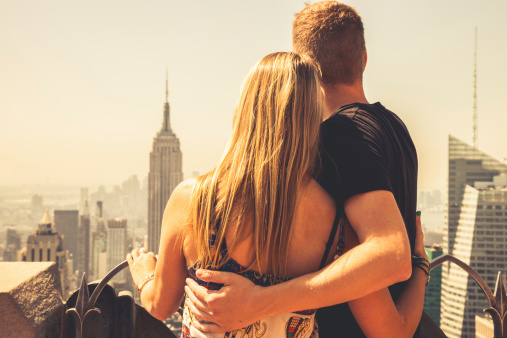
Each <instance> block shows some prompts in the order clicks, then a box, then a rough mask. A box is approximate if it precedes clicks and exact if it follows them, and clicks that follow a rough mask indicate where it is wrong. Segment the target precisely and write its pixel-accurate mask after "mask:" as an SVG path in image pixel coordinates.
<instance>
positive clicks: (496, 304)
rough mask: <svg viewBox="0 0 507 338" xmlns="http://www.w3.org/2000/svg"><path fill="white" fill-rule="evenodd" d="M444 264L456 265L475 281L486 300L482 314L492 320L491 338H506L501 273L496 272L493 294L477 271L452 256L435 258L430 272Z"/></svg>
mask: <svg viewBox="0 0 507 338" xmlns="http://www.w3.org/2000/svg"><path fill="white" fill-rule="evenodd" d="M445 262H450V263H454V264H456V265H457V266H459V267H460V268H462V269H463V270H464V271H465V272H466V273H468V275H470V277H472V278H473V279H474V280H475V282H476V283H477V284H478V285H479V287H480V288H481V290H482V292H483V293H484V295H485V296H486V298H487V299H488V303H489V307H488V308H486V309H484V312H487V313H489V314H490V315H491V318H492V319H493V327H494V336H493V338H507V332H506V329H507V325H506V321H505V319H506V316H507V295H506V294H505V287H504V284H503V278H502V273H501V272H498V277H497V279H496V286H495V292H494V293H493V292H491V289H490V288H489V286H488V284H487V283H486V281H485V280H484V279H483V278H482V277H481V276H480V275H479V274H478V273H477V271H475V270H474V269H472V268H471V267H470V266H469V265H468V264H466V263H463V262H462V261H460V260H459V259H458V258H456V257H454V256H451V255H443V256H440V257H437V258H435V259H434V260H432V261H431V263H430V271H431V270H433V269H434V268H436V267H437V266H439V265H441V264H443V263H445Z"/></svg>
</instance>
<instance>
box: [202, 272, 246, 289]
mask: <svg viewBox="0 0 507 338" xmlns="http://www.w3.org/2000/svg"><path fill="white" fill-rule="evenodd" d="M196 275H197V278H199V279H201V280H203V281H205V282H213V283H217V284H224V285H230V284H231V283H233V282H234V281H235V280H238V278H239V279H244V278H245V277H242V276H240V275H238V274H235V273H232V272H224V271H213V270H204V269H199V270H197V271H196Z"/></svg>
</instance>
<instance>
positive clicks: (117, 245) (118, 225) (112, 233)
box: [100, 218, 128, 283]
mask: <svg viewBox="0 0 507 338" xmlns="http://www.w3.org/2000/svg"><path fill="white" fill-rule="evenodd" d="M106 248H107V249H106V251H107V270H108V271H111V270H113V268H114V267H115V266H116V265H118V264H120V263H121V262H123V261H124V260H125V257H126V256H127V251H128V248H127V220H126V219H124V218H114V219H110V220H108V221H107V244H106ZM103 277H104V276H101V277H100V278H103ZM115 280H116V281H118V282H120V283H125V282H126V281H127V270H125V269H123V270H122V271H120V273H118V274H117V275H116V276H115Z"/></svg>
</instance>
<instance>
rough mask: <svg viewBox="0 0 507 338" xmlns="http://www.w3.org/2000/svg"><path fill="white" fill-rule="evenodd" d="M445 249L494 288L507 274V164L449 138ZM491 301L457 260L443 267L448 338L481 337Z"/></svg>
mask: <svg viewBox="0 0 507 338" xmlns="http://www.w3.org/2000/svg"><path fill="white" fill-rule="evenodd" d="M443 249H444V253H448V254H451V255H453V256H455V257H457V258H459V259H460V260H462V261H463V262H465V263H467V264H468V265H470V266H471V267H472V268H473V269H475V270H476V271H477V272H478V273H479V274H480V275H481V276H482V277H483V278H484V280H485V281H486V282H487V283H488V285H489V287H490V288H491V289H492V290H494V286H495V281H496V277H497V273H498V271H502V273H506V272H507V165H505V164H504V163H502V162H500V161H498V160H496V159H494V158H493V157H491V156H489V155H487V154H485V153H483V152H481V151H480V150H478V149H477V148H475V147H473V146H471V145H468V144H466V143H464V142H462V141H460V140H458V139H457V138H455V137H453V136H449V182H448V211H447V222H446V229H445V232H444V248H443ZM486 304H487V302H486V300H485V298H484V295H483V294H482V291H481V290H480V288H479V286H478V285H477V284H476V283H475V281H473V280H472V279H471V278H469V277H468V274H467V273H466V272H464V271H463V270H462V269H461V268H459V267H458V266H456V265H454V264H450V263H445V264H443V266H442V297H441V317H440V325H441V328H442V330H443V331H444V332H445V333H446V334H447V336H448V337H475V315H477V314H480V313H482V309H483V308H485V307H486Z"/></svg>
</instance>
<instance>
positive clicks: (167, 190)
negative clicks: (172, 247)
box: [147, 78, 183, 253]
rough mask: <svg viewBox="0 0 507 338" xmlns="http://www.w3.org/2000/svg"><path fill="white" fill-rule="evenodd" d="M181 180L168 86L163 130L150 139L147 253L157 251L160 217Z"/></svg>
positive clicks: (179, 157)
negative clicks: (151, 144) (172, 127)
mask: <svg viewBox="0 0 507 338" xmlns="http://www.w3.org/2000/svg"><path fill="white" fill-rule="evenodd" d="M181 181H183V172H182V153H181V150H180V140H179V139H178V137H177V136H176V134H175V133H174V132H173V131H172V129H171V123H170V107H169V101H168V84H167V78H166V101H165V103H164V118H163V122H162V128H161V129H160V131H159V132H158V133H157V135H156V136H155V138H154V139H153V148H152V151H151V153H150V172H149V173H148V248H147V249H148V250H149V251H153V252H155V253H157V252H158V248H159V243H160V229H161V225H162V215H163V214H164V209H165V206H166V204H167V201H168V200H169V197H170V196H171V193H172V192H173V190H174V188H176V186H177V185H178V184H179V183H180V182H181Z"/></svg>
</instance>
